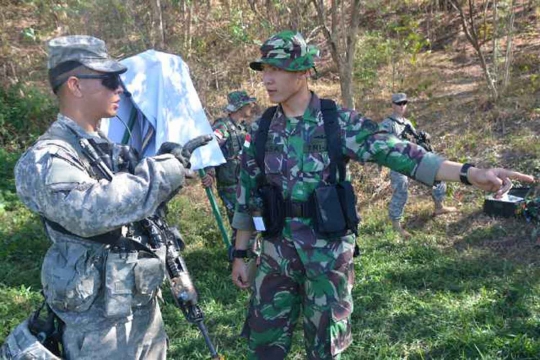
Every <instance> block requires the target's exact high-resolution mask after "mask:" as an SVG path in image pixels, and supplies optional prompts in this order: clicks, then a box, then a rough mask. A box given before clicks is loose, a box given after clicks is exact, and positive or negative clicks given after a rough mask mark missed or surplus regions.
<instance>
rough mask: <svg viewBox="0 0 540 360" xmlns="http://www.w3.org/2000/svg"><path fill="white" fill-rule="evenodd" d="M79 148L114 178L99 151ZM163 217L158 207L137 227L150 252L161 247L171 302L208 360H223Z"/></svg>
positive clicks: (85, 145)
mask: <svg viewBox="0 0 540 360" xmlns="http://www.w3.org/2000/svg"><path fill="white" fill-rule="evenodd" d="M79 144H80V145H81V148H82V150H83V152H84V154H85V155H86V156H87V157H88V158H89V160H90V162H91V163H92V164H95V165H96V167H97V168H98V169H99V170H100V172H101V173H102V175H103V177H104V178H105V179H107V180H109V181H111V180H112V179H113V176H114V174H113V172H112V171H111V169H110V168H109V167H108V165H107V164H106V163H105V161H104V160H103V157H102V156H100V155H99V154H98V151H100V149H94V147H92V145H91V144H90V143H89V141H88V140H87V139H85V138H80V139H79ZM100 152H101V151H100ZM166 213H167V208H166V204H162V205H161V206H159V207H158V209H157V210H156V212H155V213H154V215H152V216H150V217H148V218H146V219H143V220H140V221H139V222H138V223H139V224H140V225H141V227H142V228H143V229H145V230H146V231H147V232H148V235H149V244H150V246H151V247H152V249H154V250H158V249H159V248H161V247H162V246H165V250H166V251H165V254H166V256H165V267H166V269H167V278H168V279H169V283H170V288H171V292H172V294H173V298H174V302H175V304H176V306H178V307H179V308H180V310H181V311H182V313H183V314H184V316H185V318H186V320H187V321H188V322H189V323H190V324H196V325H197V327H198V328H199V330H200V331H201V334H202V336H203V338H204V341H205V342H206V346H207V347H208V349H209V350H210V354H211V356H212V359H214V360H221V359H223V358H222V357H221V356H220V355H219V354H218V353H217V351H216V348H215V347H214V344H213V343H212V340H210V336H209V335H208V330H207V329H206V325H205V324H204V313H203V311H202V309H201V308H200V307H199V305H198V294H197V291H196V290H195V287H194V285H193V281H192V280H191V277H190V275H189V272H188V270H187V266H186V263H185V261H184V259H183V258H182V256H181V255H180V251H182V250H183V249H184V247H185V245H184V241H183V240H182V236H181V235H180V232H179V231H178V229H177V228H176V227H171V226H169V224H168V223H167V221H166V218H165V216H166Z"/></svg>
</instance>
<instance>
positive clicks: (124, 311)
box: [105, 250, 139, 318]
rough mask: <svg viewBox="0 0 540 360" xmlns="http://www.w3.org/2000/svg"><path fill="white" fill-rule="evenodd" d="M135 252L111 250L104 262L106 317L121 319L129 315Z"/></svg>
mask: <svg viewBox="0 0 540 360" xmlns="http://www.w3.org/2000/svg"><path fill="white" fill-rule="evenodd" d="M138 255H139V254H138V252H137V251H125V250H118V251H117V250H111V251H110V252H109V254H108V256H107V261H106V262H105V314H106V316H107V317H111V318H112V317H121V316H128V315H130V314H131V305H132V300H133V290H134V288H135V275H134V268H135V265H136V264H137V258H138Z"/></svg>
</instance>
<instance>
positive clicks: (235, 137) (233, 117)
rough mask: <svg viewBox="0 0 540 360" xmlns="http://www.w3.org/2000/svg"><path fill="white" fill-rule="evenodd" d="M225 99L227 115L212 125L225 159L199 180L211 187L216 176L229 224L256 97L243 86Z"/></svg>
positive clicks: (209, 169)
mask: <svg viewBox="0 0 540 360" xmlns="http://www.w3.org/2000/svg"><path fill="white" fill-rule="evenodd" d="M227 99H228V104H227V106H226V107H225V111H226V112H227V116H226V117H222V118H219V119H217V120H216V121H215V122H214V125H212V129H213V130H214V137H215V138H216V140H217V142H218V144H219V147H220V148H221V152H222V153H223V157H224V158H225V160H226V161H227V162H226V163H225V164H222V165H220V166H218V167H216V168H208V169H206V171H207V175H206V176H205V177H203V178H202V183H203V186H205V187H210V186H212V184H213V183H214V178H215V180H216V186H217V191H218V194H219V197H220V198H221V201H222V202H223V205H224V206H225V209H226V211H227V217H228V219H229V224H231V223H232V218H233V215H234V209H235V207H236V185H237V184H238V174H239V172H240V154H241V153H242V146H243V144H244V140H245V137H246V133H247V128H246V127H247V126H248V125H249V124H250V123H251V121H252V120H253V118H254V117H255V114H253V109H254V108H256V103H255V102H256V101H257V99H256V98H254V97H249V96H248V94H247V93H246V92H245V91H243V90H240V91H233V92H231V93H229V94H228V95H227ZM234 236H235V232H234V230H233V237H234Z"/></svg>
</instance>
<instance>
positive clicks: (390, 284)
mask: <svg viewBox="0 0 540 360" xmlns="http://www.w3.org/2000/svg"><path fill="white" fill-rule="evenodd" d="M11 208H12V210H11V211H4V212H3V213H2V214H1V216H0V220H1V221H0V224H1V225H0V234H1V236H2V250H1V251H0V274H1V275H0V299H1V300H0V325H1V327H2V330H1V332H0V341H2V340H3V338H4V337H5V336H7V334H8V333H9V331H10V329H12V328H13V327H14V326H15V325H16V324H18V323H19V322H20V321H22V320H23V319H24V318H25V317H26V316H27V315H28V314H29V313H30V312H31V310H32V309H34V308H35V307H36V306H37V304H38V303H39V301H40V295H39V289H40V281H39V276H40V275H39V269H40V264H41V261H42V258H43V255H44V253H45V251H46V249H47V247H48V243H47V240H46V239H45V237H44V234H43V232H42V230H41V224H40V221H39V220H38V219H37V218H36V217H35V216H34V215H31V214H30V213H29V212H28V211H27V210H25V209H24V208H23V207H21V206H19V205H17V204H14V205H13V206H12V207H11ZM462 212H463V213H462V214H460V215H459V216H457V217H456V218H455V219H450V220H448V222H450V224H447V221H444V220H439V219H437V220H432V219H427V220H425V222H424V223H423V224H421V225H416V227H415V228H414V230H413V234H414V237H413V239H412V240H411V241H408V242H401V241H399V240H398V239H397V237H396V235H395V234H394V233H393V232H392V231H391V229H390V226H389V225H388V224H387V223H386V220H385V218H384V216H382V215H380V213H379V215H376V216H370V214H369V211H368V216H366V219H365V220H364V225H363V227H362V234H361V238H360V244H361V248H362V256H361V257H360V258H357V259H356V262H355V270H356V285H355V288H354V293H353V295H354V300H355V310H354V313H353V338H354V343H353V345H352V346H351V348H350V349H349V350H348V351H347V352H346V353H345V354H344V356H343V359H537V358H538V357H539V356H540V340H539V339H540V322H539V320H540V302H539V296H540V281H539V279H540V269H539V268H538V249H537V248H535V247H534V246H532V242H531V240H530V239H529V238H528V237H526V236H525V237H523V238H520V239H519V241H520V243H519V244H518V245H516V247H517V248H520V247H521V248H523V249H524V252H525V253H526V256H525V255H523V254H522V255H523V256H521V255H516V254H510V255H509V254H508V253H501V252H497V251H495V250H492V249H491V248H490V247H486V246H484V242H486V241H487V242H490V241H491V242H497V241H499V240H500V239H501V238H504V237H505V236H508V233H512V232H514V230H515V229H517V227H518V226H520V223H519V222H517V221H516V220H500V221H495V222H493V221H491V220H486V219H485V217H484V216H483V215H481V214H480V213H478V212H475V211H474V205H473V206H471V207H470V208H465V209H463V210H462ZM208 214H209V209H208V207H207V206H205V205H204V204H200V205H195V206H193V204H191V202H190V201H189V200H187V199H186V198H185V197H182V196H180V197H177V198H176V199H175V200H174V201H173V202H172V204H171V212H170V214H169V217H170V220H171V222H173V223H178V224H179V225H180V227H181V228H182V229H183V230H185V231H184V235H185V240H186V243H187V249H186V251H185V252H184V255H185V259H186V262H187V264H188V266H189V268H190V271H191V274H192V276H193V278H194V279H195V284H196V286H197V288H198V290H199V293H200V298H201V302H200V303H201V306H202V308H203V310H204V311H205V314H206V325H207V327H208V330H209V332H210V335H211V337H212V339H213V340H214V343H215V345H216V346H217V348H218V350H219V351H220V353H221V354H223V355H225V357H226V358H227V359H244V358H245V349H246V344H245V342H244V341H243V340H242V339H241V338H239V333H240V331H241V328H242V324H243V319H244V314H245V309H246V304H247V301H248V293H247V292H242V291H239V290H237V289H236V288H235V287H234V286H233V284H232V282H231V280H230V269H229V264H228V263H227V261H226V255H225V249H224V246H223V244H222V243H221V240H220V238H219V232H218V230H217V227H216V226H215V225H213V222H212V219H211V218H210V217H209V216H208ZM178 216H179V217H178ZM414 217H415V216H414V214H409V215H408V220H411V219H412V218H414ZM178 219H180V221H177V220H178ZM464 219H467V221H465V220H464ZM471 221H472V222H471ZM483 221H487V223H483ZM452 222H454V223H452ZM477 222H479V223H477ZM508 226H514V227H513V228H508ZM424 228H425V229H429V232H423V231H422V229H424ZM458 228H459V229H461V230H460V231H457V229H458ZM457 235H459V237H457ZM164 295H165V296H164V298H165V300H166V303H165V304H163V305H162V310H163V315H164V319H165V324H166V327H167V332H168V334H169V336H170V340H171V343H170V351H169V354H170V356H169V358H171V359H207V358H208V352H207V350H206V348H205V344H204V341H203V339H202V337H201V335H200V334H199V332H198V330H197V329H196V328H195V327H193V326H191V325H189V324H187V323H186V321H185V319H184V318H183V316H182V314H181V312H180V311H179V310H178V309H176V308H175V306H174V305H173V303H172V299H171V297H170V294H169V293H168V290H167V289H166V287H165V288H164ZM299 330H301V329H300V328H298V329H297V333H296V335H295V337H294V345H293V350H292V354H291V357H290V358H291V359H302V358H304V356H303V355H302V354H303V344H302V336H301V334H300V331H299Z"/></svg>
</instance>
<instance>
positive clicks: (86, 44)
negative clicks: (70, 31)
mask: <svg viewBox="0 0 540 360" xmlns="http://www.w3.org/2000/svg"><path fill="white" fill-rule="evenodd" d="M47 46H48V50H49V57H48V63H47V67H48V69H49V82H50V83H51V86H52V88H53V90H55V89H57V88H58V87H59V86H60V85H62V83H63V82H64V81H65V80H66V79H62V78H61V77H60V75H62V74H64V73H66V72H68V71H71V70H73V69H75V68H77V67H79V66H81V65H83V66H85V67H87V68H88V69H90V70H94V71H99V72H102V73H109V74H122V73H124V72H126V71H127V67H126V66H124V65H123V64H121V63H119V62H118V61H116V60H114V59H112V58H111V57H110V56H109V54H108V52H107V47H106V45H105V42H104V41H103V40H100V39H98V38H95V37H93V36H87V35H71V36H62V37H58V38H54V39H52V40H51V41H49V42H48V44H47Z"/></svg>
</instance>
